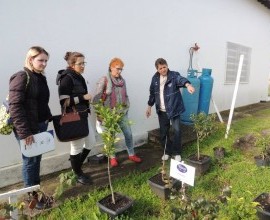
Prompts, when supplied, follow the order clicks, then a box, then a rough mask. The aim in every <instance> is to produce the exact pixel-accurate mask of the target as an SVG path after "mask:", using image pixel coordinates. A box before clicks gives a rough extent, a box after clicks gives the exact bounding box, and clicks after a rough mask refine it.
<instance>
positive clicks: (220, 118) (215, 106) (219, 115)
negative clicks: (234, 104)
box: [211, 97, 224, 123]
mask: <svg viewBox="0 0 270 220" xmlns="http://www.w3.org/2000/svg"><path fill="white" fill-rule="evenodd" d="M211 101H212V103H213V105H214V108H215V110H216V113H217V115H218V118H219V121H220V122H221V123H224V121H223V119H222V117H221V114H220V113H219V110H218V108H217V105H216V103H215V101H214V99H213V98H212V97H211Z"/></svg>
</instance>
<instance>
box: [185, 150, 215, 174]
mask: <svg viewBox="0 0 270 220" xmlns="http://www.w3.org/2000/svg"><path fill="white" fill-rule="evenodd" d="M185 162H186V163H187V164H188V165H190V166H192V167H195V175H196V176H201V175H203V174H205V173H206V172H207V171H208V170H209V168H210V164H211V157H210V156H208V155H203V154H201V155H200V158H199V160H198V157H197V154H193V155H191V156H189V157H188V158H187V159H186V161H185Z"/></svg>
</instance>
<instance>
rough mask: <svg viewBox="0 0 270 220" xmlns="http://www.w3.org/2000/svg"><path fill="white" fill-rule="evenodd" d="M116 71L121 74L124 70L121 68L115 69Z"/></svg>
mask: <svg viewBox="0 0 270 220" xmlns="http://www.w3.org/2000/svg"><path fill="white" fill-rule="evenodd" d="M115 69H116V70H117V71H119V72H122V71H123V70H124V69H123V68H115Z"/></svg>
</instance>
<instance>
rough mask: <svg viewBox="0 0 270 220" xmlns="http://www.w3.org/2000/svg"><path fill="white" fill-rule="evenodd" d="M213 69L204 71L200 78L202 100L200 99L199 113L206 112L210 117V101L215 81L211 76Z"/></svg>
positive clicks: (204, 69)
mask: <svg viewBox="0 0 270 220" xmlns="http://www.w3.org/2000/svg"><path fill="white" fill-rule="evenodd" d="M211 73H212V69H206V68H203V69H202V75H201V76H200V77H199V80H200V84H201V87H200V98H199V106H198V113H199V112H204V113H205V114H207V115H208V112H209V106H210V100H211V96H212V89H213V84H214V79H213V77H212V76H211Z"/></svg>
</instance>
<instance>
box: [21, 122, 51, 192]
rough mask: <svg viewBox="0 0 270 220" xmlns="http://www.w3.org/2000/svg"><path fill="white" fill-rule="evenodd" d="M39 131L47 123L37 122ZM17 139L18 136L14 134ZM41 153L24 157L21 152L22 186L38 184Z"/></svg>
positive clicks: (43, 128)
mask: <svg viewBox="0 0 270 220" xmlns="http://www.w3.org/2000/svg"><path fill="white" fill-rule="evenodd" d="M38 126H39V132H43V131H46V130H47V128H48V123H45V122H41V123H39V124H38ZM16 138H17V140H18V141H19V140H20V139H19V137H18V136H16ZM41 158H42V155H38V156H35V157H26V156H24V155H23V154H22V159H23V165H22V176H23V181H24V187H29V186H34V185H38V184H40V176H39V173H40V162H41Z"/></svg>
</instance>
